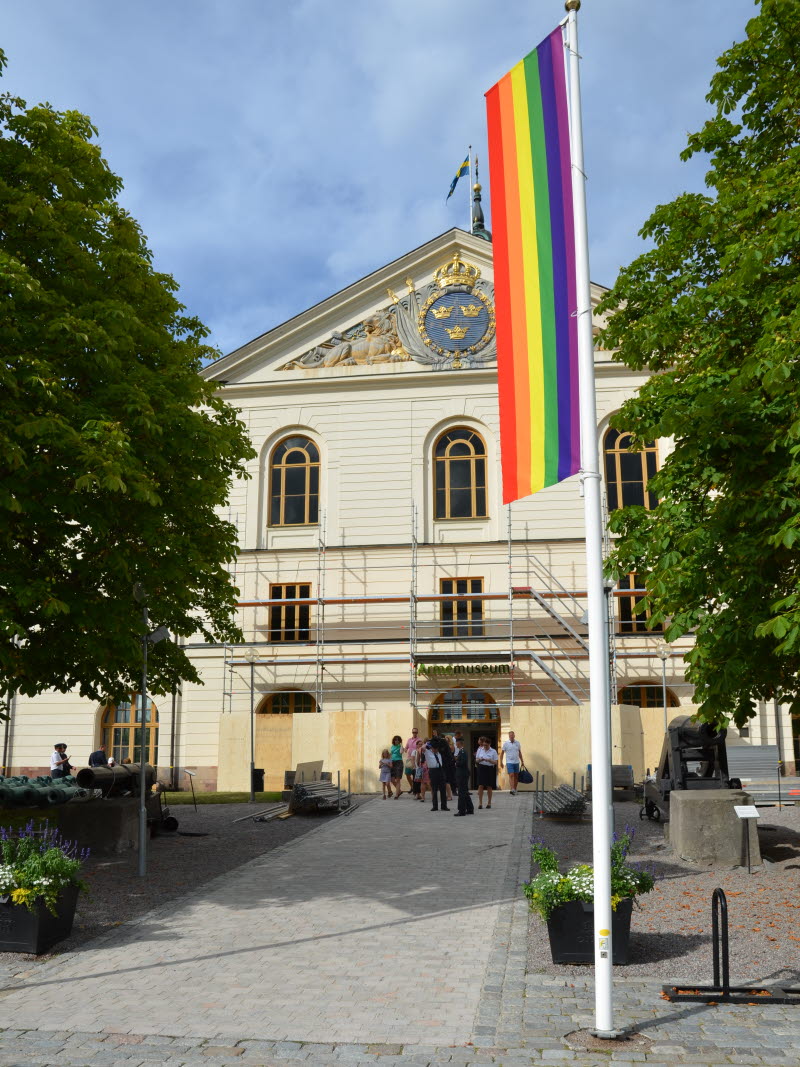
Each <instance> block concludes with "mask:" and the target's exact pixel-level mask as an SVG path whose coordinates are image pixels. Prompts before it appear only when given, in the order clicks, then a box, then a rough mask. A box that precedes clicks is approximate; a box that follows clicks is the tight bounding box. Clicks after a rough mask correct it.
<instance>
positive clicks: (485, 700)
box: [431, 689, 500, 725]
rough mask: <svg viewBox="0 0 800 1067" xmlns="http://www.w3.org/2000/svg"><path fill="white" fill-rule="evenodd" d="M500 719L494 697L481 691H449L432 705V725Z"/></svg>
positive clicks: (442, 694)
mask: <svg viewBox="0 0 800 1067" xmlns="http://www.w3.org/2000/svg"><path fill="white" fill-rule="evenodd" d="M499 718H500V713H499V712H498V710H497V705H496V704H495V702H494V697H493V696H491V694H489V693H483V692H481V690H480V689H449V690H448V691H447V692H446V693H440V695H439V696H438V697H437V698H436V699H435V700H434V702H433V704H432V705H431V725H433V724H434V723H437V722H489V721H492V720H495V719H499Z"/></svg>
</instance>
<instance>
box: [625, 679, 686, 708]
mask: <svg viewBox="0 0 800 1067" xmlns="http://www.w3.org/2000/svg"><path fill="white" fill-rule="evenodd" d="M617 700H618V701H619V703H620V704H632V705H633V706H634V707H635V708H663V707H664V687H663V686H662V685H659V684H658V683H657V682H637V683H636V685H625V686H623V687H622V689H620V690H619V694H618V696H617ZM667 707H668V708H678V707H680V701H679V700H678V698H677V697H676V696H675V694H674V693H673V692H672V690H671V689H669V688H668V689H667Z"/></svg>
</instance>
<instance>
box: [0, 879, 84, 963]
mask: <svg viewBox="0 0 800 1067" xmlns="http://www.w3.org/2000/svg"><path fill="white" fill-rule="evenodd" d="M78 892H79V890H78V887H77V886H75V885H71V886H68V887H67V888H66V889H62V890H61V893H60V894H59V897H58V901H57V903H56V911H57V912H58V914H57V915H53V913H52V912H50V911H48V910H47V907H46V906H45V904H44V901H42V900H37V902H36V907H35V909H34V910H33V911H28V909H27V908H26V907H25V905H24V904H12V903H11V901H10V900H9V901H8V902H7V903H4V904H0V952H32V953H33V954H34V955H36V956H40V955H41V954H42V953H43V952H47V950H48V949H49V948H50V946H51V945H54V944H55V943H56V941H63V940H64V938H65V937H69V934H70V931H71V930H72V921H73V919H74V918H75V907H76V905H77V903H78Z"/></svg>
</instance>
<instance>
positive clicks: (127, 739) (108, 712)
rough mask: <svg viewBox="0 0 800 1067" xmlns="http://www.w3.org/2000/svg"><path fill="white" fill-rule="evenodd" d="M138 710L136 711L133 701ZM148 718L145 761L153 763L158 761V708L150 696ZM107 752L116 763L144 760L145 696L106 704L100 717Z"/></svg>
mask: <svg viewBox="0 0 800 1067" xmlns="http://www.w3.org/2000/svg"><path fill="white" fill-rule="evenodd" d="M134 702H135V705H136V710H135V713H134V708H133V704H134ZM147 703H148V708H147V714H146V715H145V717H144V721H145V761H146V762H147V763H151V764H152V765H153V766H154V767H155V766H156V765H157V763H158V709H157V708H156V705H155V703H154V702H153V701H152V700H148V702H147ZM101 729H102V733H103V744H104V745H105V746H106V754H107V755H108V756H113V757H114V759H115V760H116V761H117V763H124V762H127V763H141V760H142V749H141V744H142V698H141V696H140V695H139V694H138V693H137V694H136V696H135V697H134V698H133V700H121V701H120V702H119V704H107V705H106V707H105V710H104V711H103V718H102V721H101Z"/></svg>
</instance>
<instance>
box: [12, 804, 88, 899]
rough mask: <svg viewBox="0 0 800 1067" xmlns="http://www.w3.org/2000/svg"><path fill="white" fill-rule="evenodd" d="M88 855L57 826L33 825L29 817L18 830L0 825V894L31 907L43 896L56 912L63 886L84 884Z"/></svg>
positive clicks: (64, 887)
mask: <svg viewBox="0 0 800 1067" xmlns="http://www.w3.org/2000/svg"><path fill="white" fill-rule="evenodd" d="M88 856H89V850H88V849H79V848H78V846H77V844H76V843H75V842H74V841H65V840H64V838H63V837H62V836H61V832H60V831H59V830H57V829H51V828H50V827H48V826H45V828H44V829H36V828H35V826H34V824H33V822H32V821H31V822H29V823H28V824H27V826H25V828H24V829H23V830H19V831H14V830H8V829H6V828H5V827H0V898H6V899H7V900H10V901H11V903H12V904H23V905H24V906H25V907H27V908H28V909H29V910H30V911H34V910H35V908H36V902H37V901H38V900H42V901H44V904H45V906H46V907H47V909H48V910H49V911H51V912H52V913H53V914H54V915H55V914H56V903H57V901H58V895H59V893H60V892H61V890H62V889H66V888H67V886H71V885H75V886H77V887H78V888H79V889H83V890H85V889H86V888H87V886H86V883H85V882H84V881H83V880H82V879H81V877H80V871H81V867H82V865H83V863H84V861H85V860H86V859H87V858H88Z"/></svg>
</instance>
